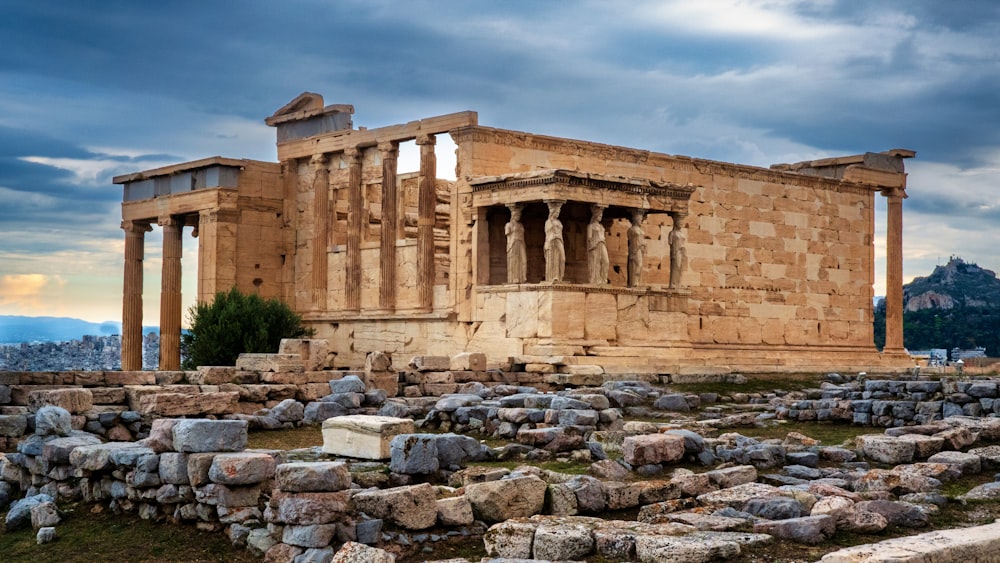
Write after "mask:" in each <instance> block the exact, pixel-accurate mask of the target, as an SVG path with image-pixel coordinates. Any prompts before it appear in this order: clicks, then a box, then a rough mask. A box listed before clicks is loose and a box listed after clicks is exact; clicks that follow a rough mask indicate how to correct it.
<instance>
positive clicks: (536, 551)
mask: <svg viewBox="0 0 1000 563" xmlns="http://www.w3.org/2000/svg"><path fill="white" fill-rule="evenodd" d="M593 550H594V538H593V535H592V534H591V531H590V529H589V528H588V527H586V526H583V525H579V524H576V525H574V524H571V523H559V522H555V523H551V524H549V523H542V524H539V526H538V528H536V529H535V538H534V544H533V546H532V554H533V556H534V558H535V559H540V560H543V561H544V560H548V561H571V560H576V559H581V558H584V557H586V556H588V555H590V554H591V552H593Z"/></svg>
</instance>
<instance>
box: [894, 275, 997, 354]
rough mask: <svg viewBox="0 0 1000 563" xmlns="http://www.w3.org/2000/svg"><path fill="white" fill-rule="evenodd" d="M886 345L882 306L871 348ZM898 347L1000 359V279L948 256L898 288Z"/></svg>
mask: <svg viewBox="0 0 1000 563" xmlns="http://www.w3.org/2000/svg"><path fill="white" fill-rule="evenodd" d="M884 343H885V302H884V301H881V302H879V303H878V304H877V305H876V307H875V345H876V346H877V347H879V348H881V347H882V346H883V344H884ZM903 345H904V346H906V348H907V349H908V350H927V349H930V348H944V349H947V350H950V349H952V348H962V349H972V348H976V347H978V346H983V347H985V348H986V354H987V355H988V356H992V357H997V356H1000V279H997V275H996V272H993V271H992V270H987V269H986V268H981V267H979V266H978V265H976V264H974V263H970V262H966V261H964V260H962V259H961V258H959V257H957V256H953V257H952V258H951V259H950V260H948V263H947V264H945V265H944V266H937V267H935V268H934V271H933V272H932V273H931V275H929V276H927V277H920V278H915V279H914V280H913V281H912V282H910V283H908V284H906V285H904V286H903Z"/></svg>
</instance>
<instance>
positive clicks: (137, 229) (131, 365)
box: [121, 221, 152, 371]
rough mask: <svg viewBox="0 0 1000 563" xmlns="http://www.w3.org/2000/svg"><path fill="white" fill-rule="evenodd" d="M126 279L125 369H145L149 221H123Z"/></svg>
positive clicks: (123, 367) (123, 333)
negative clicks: (144, 263)
mask: <svg viewBox="0 0 1000 563" xmlns="http://www.w3.org/2000/svg"><path fill="white" fill-rule="evenodd" d="M121 226H122V230H124V231H125V280H124V284H123V287H122V370H123V371H138V370H141V369H142V259H143V255H144V254H145V245H146V233H147V232H149V231H151V230H152V227H150V226H149V223H141V222H137V221H122V225H121Z"/></svg>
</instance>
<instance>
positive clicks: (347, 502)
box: [264, 490, 353, 525]
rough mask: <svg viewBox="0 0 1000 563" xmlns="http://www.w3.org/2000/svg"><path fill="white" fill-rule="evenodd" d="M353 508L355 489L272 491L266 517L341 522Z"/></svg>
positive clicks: (306, 522)
mask: <svg viewBox="0 0 1000 563" xmlns="http://www.w3.org/2000/svg"><path fill="white" fill-rule="evenodd" d="M352 510H353V504H352V503H351V491H347V490H344V491H337V492H308V493H305V492H303V493H290V492H287V491H280V490H275V491H274V492H273V493H272V494H271V499H270V501H269V502H268V507H267V509H266V510H265V511H264V519H265V520H266V521H268V522H272V523H276V524H295V525H309V524H329V523H332V522H338V521H341V520H342V519H343V518H344V516H345V515H347V514H350V513H351V511H352Z"/></svg>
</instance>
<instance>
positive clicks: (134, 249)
mask: <svg viewBox="0 0 1000 563" xmlns="http://www.w3.org/2000/svg"><path fill="white" fill-rule="evenodd" d="M157 223H158V224H159V225H160V226H161V227H162V228H163V253H162V256H163V264H162V267H161V270H160V275H161V279H160V359H159V369H160V370H161V371H175V370H179V369H180V368H181V312H182V306H181V255H182V252H183V241H182V238H181V237H182V236H183V231H184V224H185V223H184V218H183V217H176V216H168V217H162V218H160V219H158V220H157ZM121 226H122V229H123V230H124V231H125V279H124V286H123V304H122V370H125V371H137V370H141V369H142V278H143V275H142V263H143V257H144V254H145V242H146V233H147V232H149V231H151V230H152V227H151V225H150V223H149V222H145V221H123V222H122V225H121Z"/></svg>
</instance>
